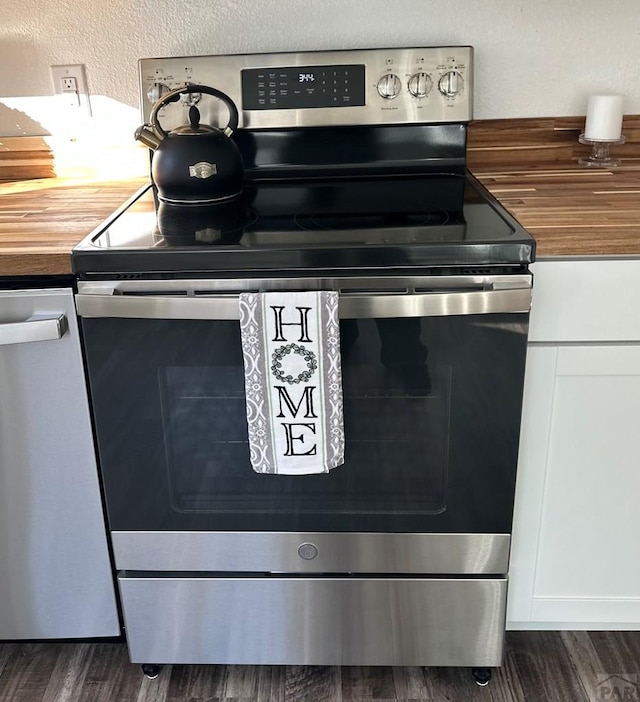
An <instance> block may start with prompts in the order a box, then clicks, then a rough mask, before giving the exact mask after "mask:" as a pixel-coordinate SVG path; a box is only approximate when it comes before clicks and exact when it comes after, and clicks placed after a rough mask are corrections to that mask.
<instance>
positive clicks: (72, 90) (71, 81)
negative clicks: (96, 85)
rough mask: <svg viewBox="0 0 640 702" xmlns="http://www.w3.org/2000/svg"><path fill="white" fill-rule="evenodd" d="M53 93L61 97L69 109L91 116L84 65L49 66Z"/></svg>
mask: <svg viewBox="0 0 640 702" xmlns="http://www.w3.org/2000/svg"><path fill="white" fill-rule="evenodd" d="M51 80H52V81H53V92H54V93H55V94H56V95H61V96H63V98H62V101H63V102H64V103H65V105H67V106H68V107H69V108H70V109H77V110H83V111H84V112H86V113H88V114H89V116H90V115H91V103H90V102H89V90H88V89H87V77H86V74H85V69H84V64H81V63H74V64H66V65H61V66H51Z"/></svg>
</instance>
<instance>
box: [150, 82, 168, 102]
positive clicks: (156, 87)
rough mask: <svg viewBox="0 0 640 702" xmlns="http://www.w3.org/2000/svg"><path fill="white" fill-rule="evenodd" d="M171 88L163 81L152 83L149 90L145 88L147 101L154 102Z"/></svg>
mask: <svg viewBox="0 0 640 702" xmlns="http://www.w3.org/2000/svg"><path fill="white" fill-rule="evenodd" d="M170 90H171V88H170V87H169V86H168V85H165V84H164V83H154V84H153V85H152V86H151V87H150V88H149V90H147V97H148V98H149V102H153V103H156V102H158V100H159V99H160V98H161V97H162V96H163V95H166V94H167V93H168V92H169V91H170Z"/></svg>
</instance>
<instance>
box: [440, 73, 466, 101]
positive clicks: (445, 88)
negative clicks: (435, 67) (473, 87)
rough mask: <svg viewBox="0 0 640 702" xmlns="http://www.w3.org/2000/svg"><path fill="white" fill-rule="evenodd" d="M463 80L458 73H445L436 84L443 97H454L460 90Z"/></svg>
mask: <svg viewBox="0 0 640 702" xmlns="http://www.w3.org/2000/svg"><path fill="white" fill-rule="evenodd" d="M462 85H463V80H462V76H461V75H460V74H459V73H458V71H447V73H445V74H444V75H443V76H442V78H440V81H439V83H438V88H439V89H440V92H441V93H442V94H443V95H444V96H445V97H455V96H456V95H458V94H459V93H460V91H461V90H462Z"/></svg>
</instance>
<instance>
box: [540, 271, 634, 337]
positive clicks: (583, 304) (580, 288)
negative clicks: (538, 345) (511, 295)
mask: <svg viewBox="0 0 640 702" xmlns="http://www.w3.org/2000/svg"><path fill="white" fill-rule="evenodd" d="M531 270H532V271H533V273H534V283H533V303H532V307H531V321H530V327H529V341H530V342H546V343H562V342H590V341H605V342H617V341H640V260H636V259H633V260H589V261H585V260H581V261H580V260H561V261H544V260H543V261H539V262H537V263H535V264H533V266H532V268H531Z"/></svg>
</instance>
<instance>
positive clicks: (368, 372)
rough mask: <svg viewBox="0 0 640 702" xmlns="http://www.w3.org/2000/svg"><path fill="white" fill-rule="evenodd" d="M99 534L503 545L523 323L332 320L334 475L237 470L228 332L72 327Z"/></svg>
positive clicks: (240, 465)
mask: <svg viewBox="0 0 640 702" xmlns="http://www.w3.org/2000/svg"><path fill="white" fill-rule="evenodd" d="M83 325H84V331H85V342H86V352H87V360H88V366H89V376H90V385H91V394H92V401H93V409H94V415H95V423H96V433H97V439H98V448H99V455H100V465H101V470H102V474H103V481H104V486H105V491H106V501H107V509H108V516H109V521H110V527H111V529H113V530H118V531H128V530H151V531H159V530H171V531H188V530H198V531H200V530H206V531H216V530H220V531H228V530H231V531H244V530H246V531H314V532H317V531H385V532H388V531H392V532H393V531H397V532H452V533H466V532H475V533H478V532H486V533H495V532H503V533H506V532H509V531H510V527H511V516H512V502H513V491H514V483H515V470H516V462H517V445H518V435H519V424H520V409H521V398H522V384H523V375H524V359H525V349H526V332H527V316H526V315H518V314H508V315H478V316H460V317H434V318H402V319H363V320H343V321H342V322H341V353H342V371H343V394H344V415H345V438H346V447H345V463H344V464H343V465H342V466H339V467H337V468H334V469H333V470H331V471H330V472H329V473H326V474H320V475H308V476H286V475H270V474H258V473H256V472H254V471H253V469H252V467H251V464H250V461H249V448H248V437H247V422H246V411H245V394H244V375H243V365H242V350H241V344H240V332H239V324H238V323H237V322H234V321H164V320H133V319H84V320H83Z"/></svg>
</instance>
